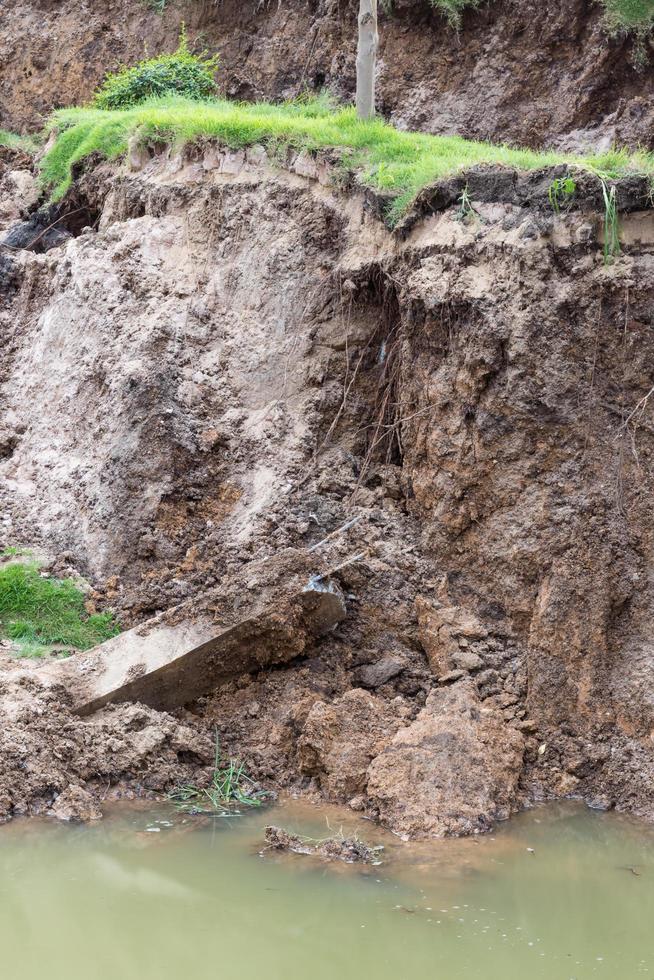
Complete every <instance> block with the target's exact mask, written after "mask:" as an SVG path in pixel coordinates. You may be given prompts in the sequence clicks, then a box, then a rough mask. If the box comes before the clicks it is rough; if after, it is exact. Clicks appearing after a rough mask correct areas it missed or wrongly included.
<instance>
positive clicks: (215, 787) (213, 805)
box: [168, 733, 269, 813]
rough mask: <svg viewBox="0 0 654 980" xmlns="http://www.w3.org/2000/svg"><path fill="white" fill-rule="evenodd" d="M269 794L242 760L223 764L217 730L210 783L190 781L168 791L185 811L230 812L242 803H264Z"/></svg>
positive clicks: (250, 805)
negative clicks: (256, 781)
mask: <svg viewBox="0 0 654 980" xmlns="http://www.w3.org/2000/svg"><path fill="white" fill-rule="evenodd" d="M268 795H269V794H267V793H266V792H264V791H262V790H259V789H258V788H257V785H256V783H254V782H253V780H251V779H250V777H249V776H248V775H247V773H246V772H245V767H244V765H243V763H242V762H236V761H235V760H234V759H230V760H229V762H227V763H225V764H223V761H222V756H221V750H220V739H219V737H218V734H217V733H216V751H215V756H214V766H213V773H212V776H211V783H210V784H209V786H208V787H206V788H204V789H200V788H199V787H197V786H195V785H192V784H189V785H186V786H179V787H178V788H177V789H175V790H173V791H172V792H171V793H169V794H168V798H169V799H170V800H171V801H172V802H173V803H174V804H175V806H176V807H177V809H178V810H183V811H184V812H185V813H229V812H234V811H236V812H237V811H238V807H239V806H245V807H256V806H261V805H262V803H263V802H264V801H265V800H266V799H267V797H268Z"/></svg>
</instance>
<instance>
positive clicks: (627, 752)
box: [0, 147, 654, 836]
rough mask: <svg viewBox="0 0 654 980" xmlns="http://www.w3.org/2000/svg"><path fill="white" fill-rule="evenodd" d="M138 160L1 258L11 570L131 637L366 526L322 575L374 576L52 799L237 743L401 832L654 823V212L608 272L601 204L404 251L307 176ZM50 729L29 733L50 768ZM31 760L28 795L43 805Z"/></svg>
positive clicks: (254, 164)
mask: <svg viewBox="0 0 654 980" xmlns="http://www.w3.org/2000/svg"><path fill="white" fill-rule="evenodd" d="M10 165H11V166H14V165H15V162H14V163H11V164H10ZM133 166H136V167H137V169H132V170H129V169H128V168H127V167H125V168H124V169H122V170H121V171H119V172H116V171H115V170H112V168H110V167H109V166H107V165H104V166H101V167H99V168H97V169H96V170H95V171H92V172H91V173H89V174H87V175H86V176H85V177H84V178H83V179H82V180H81V182H80V183H79V185H78V187H77V189H76V191H75V194H76V195H77V200H78V201H79V200H84V201H85V202H86V204H87V205H88V207H89V208H90V209H91V210H92V211H93V212H94V214H97V216H98V218H99V230H98V231H95V230H93V229H92V228H88V229H86V230H82V232H81V234H78V235H77V237H74V238H71V239H70V240H68V241H67V242H66V243H65V244H64V245H62V246H61V247H59V248H56V249H53V250H52V251H50V252H48V253H47V254H44V255H37V254H34V253H32V252H19V253H13V254H12V255H11V256H10V257H9V258H8V259H6V260H5V265H6V268H5V273H6V274H5V278H4V279H3V284H4V285H3V286H2V287H1V288H3V304H2V307H0V338H1V340H2V344H1V346H0V350H1V353H0V378H1V379H2V383H1V385H0V411H1V412H2V425H3V433H4V434H3V442H2V447H3V448H2V452H1V453H0V457H1V458H0V516H1V519H2V525H1V526H2V528H3V535H4V537H3V542H0V543H4V542H6V543H16V542H21V543H23V542H28V541H34V542H35V543H38V544H40V545H42V546H43V547H45V548H46V550H48V551H49V552H50V553H55V554H57V555H59V556H60V561H62V562H66V561H69V562H71V563H72V564H73V565H75V566H77V567H78V568H79V569H80V570H81V571H82V572H83V573H85V574H86V575H87V576H88V577H90V578H91V579H93V581H94V582H95V583H96V585H97V586H98V591H99V594H100V595H102V596H104V597H106V598H109V599H110V601H111V602H113V603H114V604H115V605H116V606H117V607H118V608H119V609H120V611H121V614H122V616H123V618H124V621H125V622H126V623H130V622H137V621H139V620H140V619H142V618H143V617H145V616H146V615H149V614H151V613H152V612H155V611H157V610H160V609H165V608H168V607H170V606H171V605H173V604H174V603H175V602H178V601H180V600H181V599H184V598H185V597H188V596H193V595H195V594H197V593H198V592H199V591H201V590H203V589H206V588H209V587H211V586H213V585H215V584H216V583H218V582H220V581H221V580H222V579H224V577H225V576H227V577H229V576H230V574H232V573H233V572H234V571H235V570H242V569H243V566H244V563H246V562H248V561H250V560H253V559H259V558H263V557H265V556H267V555H271V554H273V553H275V552H276V551H278V550H279V549H281V548H285V547H299V548H306V547H308V546H310V545H312V544H313V543H315V542H317V541H319V540H320V539H321V538H323V537H324V536H325V535H326V534H328V533H329V532H330V531H332V530H334V529H335V528H337V527H339V526H340V525H341V524H343V523H344V522H345V521H346V520H347V519H348V518H350V517H352V516H353V515H358V516H359V518H360V520H359V522H358V523H357V524H356V525H355V526H353V527H352V528H350V530H349V531H348V532H347V533H345V534H343V535H341V536H340V537H338V538H337V539H335V541H334V542H333V543H332V544H331V545H330V549H331V551H330V555H331V556H332V557H333V564H334V565H338V564H340V562H341V561H343V560H345V559H346V558H347V557H348V556H351V555H352V554H354V553H363V554H364V557H363V558H362V560H361V561H359V562H357V563H355V564H354V565H351V566H349V567H347V568H346V569H344V570H343V571H342V572H339V573H337V576H336V577H337V579H338V580H339V583H340V585H341V587H342V588H343V591H344V593H345V595H346V598H347V602H348V618H347V620H346V621H345V622H344V623H343V624H341V625H340V626H339V627H338V628H337V629H336V630H335V631H334V632H333V633H331V634H330V635H329V636H328V637H326V638H324V639H323V640H321V641H320V642H319V643H318V644H316V646H315V647H314V648H312V649H310V650H305V651H304V653H303V654H302V655H301V656H300V657H298V658H297V659H296V660H295V661H294V662H293V663H292V664H291V665H290V666H283V667H278V668H275V669H273V670H267V671H261V672H259V673H258V674H255V675H244V676H242V677H238V678H234V679H233V680H231V681H229V682H227V683H226V684H224V685H223V686H222V687H221V688H220V689H219V690H218V691H217V692H216V693H215V695H213V696H211V697H209V698H206V699H204V700H202V701H201V702H199V703H198V704H196V705H195V706H194V707H193V719H195V720H191V719H190V716H188V715H182V716H180V718H179V719H174V718H172V717H171V716H168V715H160V716H158V717H159V718H160V722H157V721H156V720H153V719H156V717H157V716H156V713H153V712H149V711H146V712H145V714H144V715H139V717H140V718H141V719H142V720H143V719H145V721H144V722H143V727H144V728H145V729H146V730H148V729H149V727H150V726H151V725H152V726H154V731H155V732H156V731H158V730H159V729H160V731H161V732H163V733H164V735H163V736H161V735H157V736H156V737H155V735H154V734H153V736H152V739H153V741H152V746H153V747H152V748H151V749H147V751H144V752H141V750H140V749H139V748H138V739H136V736H135V737H134V739H135V741H134V743H132V739H131V737H128V736H127V735H125V736H124V737H123V743H124V749H125V751H127V749H128V748H130V747H132V748H134V751H135V752H136V757H135V760H134V761H132V759H131V757H130V756H129V755H121V754H119V756H118V762H116V764H115V768H111V767H110V766H109V764H108V762H107V761H106V759H105V758H104V756H103V757H102V758H100V759H99V760H96V756H95V754H94V753H95V751H96V750H95V749H91V748H88V752H90V753H91V754H90V755H87V754H86V753H87V748H86V747H85V746H88V745H90V746H91V747H92V746H93V744H94V742H95V736H93V735H92V734H91V735H89V737H88V739H87V737H86V735H88V733H89V732H93V731H94V729H93V726H95V728H96V729H98V730H102V732H103V733H104V734H101V736H100V738H101V740H102V739H105V740H106V739H107V731H110V732H111V733H112V735H111V738H113V733H115V730H116V727H122V728H123V729H125V728H126V727H127V732H128V733H129V731H130V728H129V723H127V722H125V720H124V719H123V718H122V716H120V714H119V712H121V711H123V710H124V711H126V712H128V713H129V712H131V711H134V712H137V714H138V712H140V711H142V709H139V708H134V709H121V708H118V709H112V710H110V709H105V711H103V712H102V713H100V714H99V715H97V716H93V717H92V718H90V719H88V720H85V721H84V722H79V723H77V725H78V726H79V733H80V734H79V735H71V736H70V737H71V738H74V739H80V740H82V742H83V745H82V744H81V742H80V741H74V743H73V744H72V745H71V747H70V749H69V750H67V752H68V755H67V756H66V766H65V769H64V770H61V771H65V773H67V774H68V777H69V780H70V782H71V783H72V784H73V785H75V786H77V787H79V786H81V787H82V788H83V789H84V788H86V790H87V791H90V792H91V794H92V795H94V794H96V793H99V785H100V783H101V779H102V780H106V783H109V784H112V783H114V782H116V783H119V782H120V780H121V778H122V775H121V774H126V775H127V778H128V780H129V781H130V782H131V784H133V782H134V779H136V783H139V781H140V780H141V776H140V775H139V773H141V774H142V773H147V774H148V776H147V779H148V780H151V781H154V784H156V785H155V787H154V788H164V787H165V786H166V785H167V784H168V783H169V782H170V781H171V780H174V778H175V777H176V775H177V772H178V770H179V769H181V770H182V771H183V772H184V774H185V775H188V766H190V767H191V768H193V767H197V768H199V770H200V772H202V768H203V765H204V764H205V762H206V761H207V759H206V755H203V753H204V752H205V750H206V747H207V745H208V744H210V740H208V738H207V735H206V734H203V733H206V732H208V731H210V730H211V729H212V728H213V727H214V725H217V726H218V727H219V729H220V731H221V736H222V739H223V742H224V744H225V746H226V748H228V749H229V750H230V751H232V752H234V753H238V754H240V755H242V756H243V758H244V759H245V760H246V761H247V764H248V766H249V768H250V770H251V771H252V773H253V775H254V776H255V777H256V778H258V779H261V780H265V781H266V782H268V783H269V784H273V785H275V784H276V785H279V786H287V787H293V788H294V789H297V790H300V791H303V792H305V793H307V794H309V795H315V796H316V797H320V798H323V799H329V800H335V801H343V802H348V803H349V805H350V806H351V807H352V808H353V809H355V810H358V811H362V812H366V813H369V814H371V815H378V816H379V817H380V818H381V819H382V821H383V822H384V823H385V824H386V825H387V826H389V827H391V828H392V829H393V830H395V831H396V832H398V833H401V834H406V835H411V836H423V835H442V834H453V833H466V832H474V831H479V830H484V829H487V828H488V827H489V826H491V824H492V822H493V821H494V820H496V819H497V818H501V817H504V816H507V815H508V814H509V813H511V812H513V811H515V810H516V809H518V808H519V807H521V806H522V805H524V804H525V803H526V802H529V801H530V800H535V799H536V800H537V799H544V798H548V797H550V796H564V795H568V794H576V795H579V796H582V797H584V798H586V799H588V800H591V801H592V802H595V803H597V804H599V805H606V806H609V805H611V806H616V807H618V808H620V809H624V810H630V811H632V812H635V813H638V814H641V815H643V816H646V817H649V818H654V796H653V794H652V785H653V783H652V774H653V771H654V751H653V748H652V740H651V734H652V729H653V727H654V725H653V722H654V712H653V705H652V699H651V683H650V682H651V677H652V660H653V658H654V653H653V651H652V646H651V642H650V633H651V630H650V624H651V618H652V605H653V599H654V595H653V593H652V585H651V576H650V575H649V573H648V569H649V568H650V566H651V563H652V558H653V555H652V550H653V548H654V536H653V531H654V513H653V511H652V503H651V501H652V494H651V480H652V472H651V461H652V454H653V453H654V435H653V433H652V429H651V425H650V414H649V403H648V402H647V401H643V399H644V398H645V396H647V394H648V392H649V391H650V389H651V388H652V386H653V385H654V378H653V377H652V364H654V342H653V340H652V310H653V309H654V303H653V300H654V228H653V222H652V213H651V212H636V213H634V214H632V215H630V216H625V217H624V219H623V228H622V230H623V237H624V240H625V251H624V254H623V256H622V257H621V258H620V259H619V260H617V261H616V262H614V263H613V264H612V265H610V266H606V265H604V263H603V260H602V253H601V246H600V245H599V243H598V241H597V227H598V225H600V224H601V221H600V218H599V216H598V215H597V214H596V213H595V212H594V211H593V210H592V207H590V208H589V207H585V208H582V209H581V210H579V211H577V212H574V213H572V212H571V213H569V214H566V215H563V216H560V217H556V216H555V215H554V214H553V213H552V212H551V211H548V210H547V209H546V208H537V207H534V206H531V205H529V206H528V205H527V204H525V203H524V202H522V203H521V202H520V201H517V202H515V203H514V202H512V201H504V200H500V201H498V202H496V203H493V202H489V201H482V200H479V201H475V207H476V208H477V210H478V212H479V217H478V218H476V219H472V220H469V221H461V220H459V219H458V218H457V208H456V207H455V206H451V205H447V204H446V203H444V202H441V205H440V207H441V210H438V211H436V212H435V213H433V214H432V215H431V216H430V217H426V218H424V219H422V220H421V221H418V222H417V223H416V224H415V225H414V226H413V227H412V228H411V229H407V231H406V234H405V235H404V236H401V235H395V236H393V235H391V234H390V233H389V232H388V231H387V230H386V229H385V228H384V227H383V226H382V225H381V223H380V222H379V221H378V219H377V218H376V217H375V216H374V214H373V212H372V210H371V209H369V208H367V207H365V206H364V203H365V202H364V200H363V198H361V197H358V196H356V195H345V194H343V193H341V192H339V191H337V190H336V189H335V188H334V187H333V186H331V185H330V183H329V180H328V176H329V175H328V172H327V171H326V170H325V169H324V168H323V167H321V166H319V165H317V164H316V163H315V162H314V161H312V160H311V159H309V158H306V157H300V158H297V159H296V160H289V161H288V166H287V167H286V168H280V167H279V166H275V167H271V166H268V165H267V163H266V160H265V158H264V157H263V156H262V154H261V152H260V151H256V150H255V151H254V152H251V153H249V154H248V155H245V154H225V153H221V152H219V151H217V150H216V148H214V147H206V148H205V149H204V150H195V151H190V152H189V153H188V154H187V155H186V156H185V157H183V158H180V157H175V158H170V159H169V158H167V157H166V156H158V157H156V158H153V159H151V160H149V161H148V162H146V161H141V162H139V163H136V162H134V163H133ZM3 181H4V183H2V184H1V185H0V186H2V187H5V186H6V187H9V186H10V185H11V187H13V188H14V191H13V193H16V191H15V188H16V186H17V183H16V179H14V178H11V179H10V178H9V177H8V176H7V175H6V174H5V177H4V178H3ZM18 183H20V181H18ZM27 183H28V182H27V180H26V186H27ZM434 200H435V201H436V200H438V195H436V197H435V198H434ZM35 676H36V677H38V669H37V670H36V672H35ZM12 683H13V681H12ZM34 683H36V681H35V682H34ZM37 696H38V691H37ZM13 698H14V696H13V694H11V692H9V693H8V695H7V698H5V701H6V704H5V708H4V709H3V710H5V711H6V712H9V714H11V713H12V712H13V711H14V709H13V707H12V701H13ZM51 710H52V711H53V712H54V711H55V706H54V705H53V706H50V707H48V706H45V707H44V709H43V711H41V712H40V713H37V715H38V717H41V718H43V719H44V720H43V722H42V724H43V725H46V726H50V722H49V721H48V718H50V711H51ZM57 710H58V709H57ZM54 717H56V715H54ZM10 721H11V719H10ZM114 723H115V725H114ZM21 724H22V723H21ZM40 724H41V722H39V724H37V725H36V726H35V727H32V722H31V721H30V720H29V718H28V719H27V722H26V725H25V726H24V729H21V730H20V735H19V734H17V733H16V729H14V728H13V727H12V725H13V722H11V724H9V723H8V725H7V726H6V728H7V732H8V734H7V737H10V736H11V738H12V739H19V740H22V741H21V744H23V742H24V741H25V739H26V738H27V735H26V734H25V733H26V732H27V731H33V737H34V739H35V740H36V742H35V743H34V745H33V746H32V747H30V744H27V743H26V744H27V750H28V756H29V755H30V754H32V755H34V754H35V753H37V743H38V745H40V746H41V747H40V748H38V752H43V751H44V748H43V744H42V742H43V741H47V742H48V743H49V742H52V743H53V744H52V746H50V745H49V744H48V752H50V750H51V749H52V751H53V752H56V751H58V746H57V738H56V737H55V736H53V732H54V730H55V728H56V727H57V726H56V725H55V727H54V728H53V727H47V733H46V734H44V735H43V738H42V740H41V742H39V739H41V736H40V735H39V732H40V731H41V729H40V728H39V725H40ZM139 724H141V722H139ZM67 726H68V727H67ZM102 726H105V728H104V729H103V728H102ZM107 726H108V727H107ZM158 726H159V729H158ZM69 727H70V721H69V719H66V720H65V723H64V728H65V730H66V731H68V730H69ZM72 728H73V729H75V731H77V730H78V729H77V727H76V725H73V726H72ZM71 730H72V729H71ZM44 731H45V730H44ZM180 732H181V734H180ZM84 733H86V735H84ZM157 738H161V739H163V741H160V742H157ZM196 740H199V741H196ZM108 744H111V739H109V740H108ZM194 744H200V745H201V746H204V749H203V748H200V749H199V750H198V749H197V748H193V747H192V746H193V745H194ZM130 750H131V748H130ZM12 752H13V750H12ZM14 756H15V757H16V759H17V762H16V765H13V766H10V767H8V769H7V772H8V773H9V776H8V777H7V779H6V780H4V779H3V778H2V774H1V773H0V786H3V787H4V788H5V795H7V794H8V793H9V789H8V787H9V786H10V785H13V786H14V787H15V790H16V794H17V796H16V798H17V799H18V800H19V801H27V802H20V803H19V808H23V809H24V808H25V807H26V806H27V807H29V806H30V805H31V806H37V807H38V806H39V805H41V804H42V803H43V800H46V801H47V800H50V802H51V801H52V799H53V793H52V791H51V789H49V788H48V787H49V785H50V784H49V783H48V782H47V780H45V781H44V780H43V779H41V780H40V781H39V780H37V781H34V782H32V781H31V779H30V778H29V777H28V776H27V775H26V773H29V771H30V770H29V765H28V766H27V767H26V766H25V764H24V763H25V757H24V756H21V757H18V756H17V755H16V753H14ZM14 756H11V753H9V750H8V757H11V758H13V757H14ZM45 758H46V759H49V755H47V754H46V756H45ZM122 759H125V761H124V762H123V761H121V760H122ZM48 765H49V763H48ZM53 765H54V763H53ZM93 767H95V768H93ZM185 767H187V768H186V770H185ZM42 768H43V769H44V771H46V768H47V767H42ZM58 772H59V770H58ZM92 772H97V773H99V776H98V778H97V779H96V777H94V776H93V775H92ZM134 773H136V777H135V776H134ZM100 777H101V778H100ZM144 778H145V777H144ZM106 783H104V785H106ZM53 785H55V784H53ZM56 785H57V786H58V785H59V784H58V783H57V784H56ZM142 785H150V784H149V783H146V782H143V783H142ZM57 791H58V790H57ZM48 794H49V795H48ZM7 799H8V800H9V802H8V803H7V806H6V811H7V812H10V810H11V807H12V806H14V807H15V804H14V803H12V802H11V798H10V797H9V796H7ZM30 801H31V803H30ZM65 802H66V798H65V799H64V803H65Z"/></svg>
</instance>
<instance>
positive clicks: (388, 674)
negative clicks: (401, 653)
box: [358, 657, 406, 688]
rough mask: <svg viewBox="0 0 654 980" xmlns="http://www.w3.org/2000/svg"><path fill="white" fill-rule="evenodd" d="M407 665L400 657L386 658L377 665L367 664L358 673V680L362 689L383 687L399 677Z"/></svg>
mask: <svg viewBox="0 0 654 980" xmlns="http://www.w3.org/2000/svg"><path fill="white" fill-rule="evenodd" d="M405 666H406V664H405V663H404V661H403V660H400V658H399V657H384V659H383V660H380V661H378V663H376V664H366V666H365V667H361V668H360V670H359V672H358V680H359V683H360V684H361V686H362V687H370V688H375V687H381V685H382V684H386V683H387V682H388V681H390V680H392V678H393V677H397V675H398V674H401V673H402V671H403V670H404V668H405Z"/></svg>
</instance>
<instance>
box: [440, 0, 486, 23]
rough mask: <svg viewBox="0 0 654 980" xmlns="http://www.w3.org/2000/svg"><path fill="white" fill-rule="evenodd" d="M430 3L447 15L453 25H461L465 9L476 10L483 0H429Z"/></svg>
mask: <svg viewBox="0 0 654 980" xmlns="http://www.w3.org/2000/svg"><path fill="white" fill-rule="evenodd" d="M429 3H430V4H431V6H432V7H434V8H435V9H436V10H437V11H438V12H439V13H441V14H443V15H444V16H445V17H447V19H448V21H449V22H450V24H451V26H452V27H459V26H460V24H461V15H462V14H463V11H464V10H465V9H467V8H470V9H472V10H476V9H477V8H478V7H480V6H481V3H482V0H429Z"/></svg>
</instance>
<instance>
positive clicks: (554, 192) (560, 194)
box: [548, 174, 577, 214]
mask: <svg viewBox="0 0 654 980" xmlns="http://www.w3.org/2000/svg"><path fill="white" fill-rule="evenodd" d="M576 191H577V182H576V181H575V180H574V178H573V177H571V176H570V175H569V174H568V175H567V176H566V177H557V178H556V179H555V180H553V181H552V183H551V184H550V189H549V191H548V197H549V199H550V204H551V205H552V207H553V208H554V211H555V212H556V214H559V213H560V211H561V204H567V203H569V202H570V201H571V200H572V198H573V197H574V195H575V193H576Z"/></svg>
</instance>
